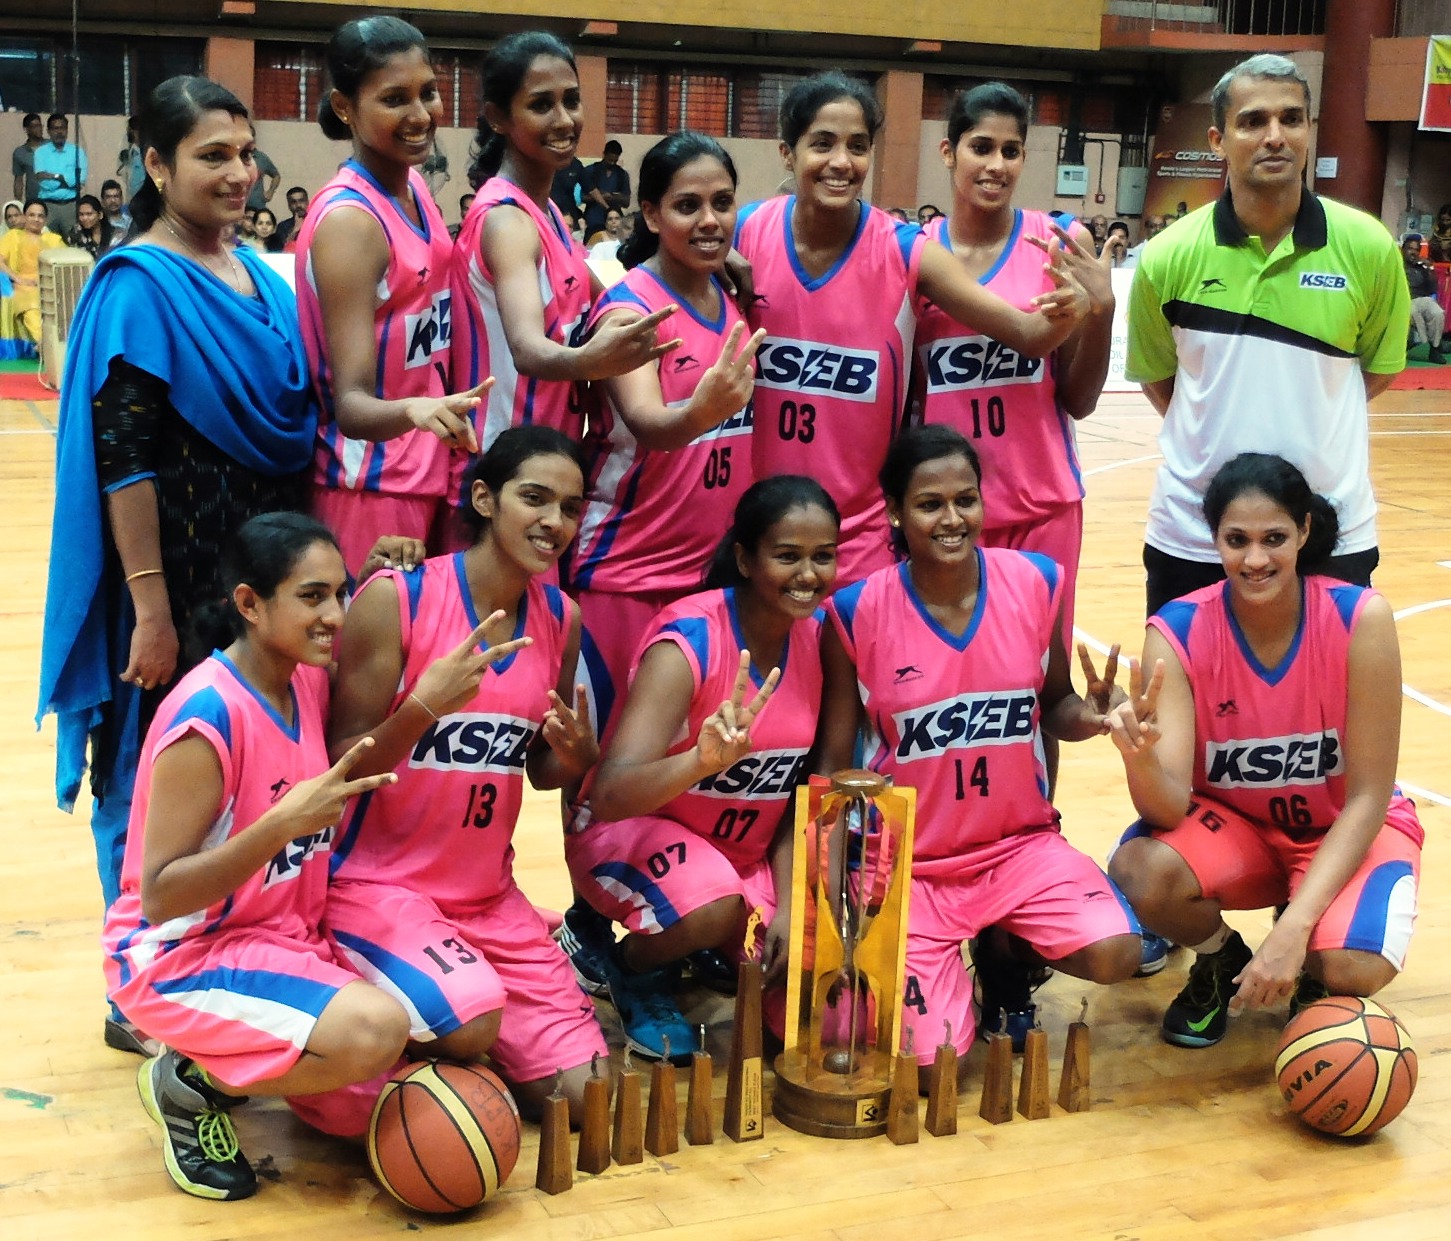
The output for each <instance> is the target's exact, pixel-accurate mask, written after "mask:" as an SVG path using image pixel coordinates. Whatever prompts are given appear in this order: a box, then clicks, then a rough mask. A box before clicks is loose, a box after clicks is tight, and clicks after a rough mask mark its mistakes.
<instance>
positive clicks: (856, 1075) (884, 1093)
mask: <svg viewBox="0 0 1451 1241" xmlns="http://www.w3.org/2000/svg"><path fill="white" fill-rule="evenodd" d="M864 1059H865V1063H864V1064H863V1065H862V1066H861V1067H860V1068H858V1069H857V1070H856V1071H855V1072H852V1073H832V1072H828V1071H827V1070H825V1069H823V1068H820V1067H816V1068H812V1067H811V1066H810V1065H809V1064H808V1062H807V1059H806V1057H805V1056H803V1055H802V1054H801V1053H800V1052H798V1051H795V1050H792V1051H783V1052H782V1053H781V1054H780V1055H779V1056H777V1057H776V1088H775V1091H774V1092H773V1093H772V1097H771V1111H772V1113H773V1114H774V1115H775V1117H776V1119H777V1120H779V1121H780V1122H781V1123H782V1124H783V1125H786V1126H788V1127H789V1128H791V1129H795V1130H796V1131H797V1132H798V1133H806V1134H810V1135H811V1136H812V1137H814V1138H840V1139H847V1140H850V1139H855V1138H874V1137H876V1136H877V1135H878V1134H882V1133H886V1131H887V1103H888V1100H889V1097H890V1095H891V1093H892V1088H891V1058H890V1057H888V1056H884V1055H881V1054H880V1053H879V1052H874V1051H873V1052H867V1053H866V1055H865V1058H864Z"/></svg>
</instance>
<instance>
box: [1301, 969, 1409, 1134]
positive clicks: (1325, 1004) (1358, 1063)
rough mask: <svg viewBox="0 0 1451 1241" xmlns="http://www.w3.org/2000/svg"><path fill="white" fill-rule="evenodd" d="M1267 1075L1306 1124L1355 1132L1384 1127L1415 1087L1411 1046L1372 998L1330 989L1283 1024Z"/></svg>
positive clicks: (1397, 1022) (1406, 1034)
mask: <svg viewBox="0 0 1451 1241" xmlns="http://www.w3.org/2000/svg"><path fill="white" fill-rule="evenodd" d="M1275 1077H1276V1079H1277V1080H1278V1082H1279V1086H1280V1094H1281V1095H1283V1096H1284V1099H1285V1102H1286V1103H1287V1104H1289V1107H1290V1111H1291V1112H1292V1113H1293V1114H1294V1115H1296V1116H1298V1117H1299V1118H1300V1119H1301V1120H1303V1121H1304V1122H1305V1123H1306V1124H1307V1125H1309V1126H1310V1127H1311V1128H1314V1129H1319V1130H1320V1131H1321V1132H1322V1133H1333V1134H1335V1135H1336V1136H1338V1137H1347V1138H1348V1137H1356V1136H1359V1135H1364V1134H1368V1133H1374V1132H1375V1131H1376V1130H1377V1129H1381V1128H1384V1127H1385V1126H1386V1125H1388V1124H1390V1123H1391V1121H1393V1120H1394V1119H1395V1118H1396V1117H1397V1116H1399V1115H1400V1114H1401V1111H1402V1109H1403V1108H1404V1107H1405V1106H1406V1104H1407V1103H1409V1102H1410V1099H1411V1093H1412V1091H1414V1090H1415V1089H1416V1047H1415V1044H1414V1043H1412V1042H1411V1035H1410V1033H1409V1031H1407V1029H1406V1027H1405V1026H1403V1025H1402V1024H1401V1023H1400V1019H1399V1018H1397V1017H1396V1015H1395V1014H1394V1013H1392V1012H1390V1011H1389V1010H1388V1009H1385V1008H1382V1007H1381V1006H1380V1005H1379V1004H1377V1003H1376V1002H1375V1001H1374V1000H1362V999H1358V998H1356V997H1355V996H1349V995H1334V996H1330V997H1329V998H1327V999H1324V1000H1316V1001H1315V1002H1314V1003H1313V1004H1307V1005H1306V1006H1305V1007H1304V1008H1302V1009H1301V1010H1300V1011H1299V1012H1298V1013H1297V1014H1296V1015H1295V1017H1294V1018H1293V1019H1292V1020H1291V1021H1290V1022H1289V1024H1287V1025H1286V1026H1285V1032H1284V1033H1283V1034H1282V1035H1281V1036H1280V1050H1279V1052H1278V1053H1277V1054H1276V1056H1275Z"/></svg>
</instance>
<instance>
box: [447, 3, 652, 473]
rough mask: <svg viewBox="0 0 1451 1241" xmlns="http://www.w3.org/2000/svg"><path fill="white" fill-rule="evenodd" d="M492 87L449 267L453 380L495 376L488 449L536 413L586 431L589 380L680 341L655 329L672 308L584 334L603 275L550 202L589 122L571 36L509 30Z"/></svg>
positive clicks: (489, 75) (538, 419)
mask: <svg viewBox="0 0 1451 1241" xmlns="http://www.w3.org/2000/svg"><path fill="white" fill-rule="evenodd" d="M483 89H484V107H483V115H482V116H480V117H479V134H478V146H479V156H478V162H477V163H476V164H475V166H474V168H473V170H472V174H473V175H476V176H477V177H478V178H479V181H478V182H476V184H478V186H479V189H478V193H477V194H476V195H475V197H474V201H473V205H472V206H471V207H470V208H469V212H468V215H467V216H465V217H464V220H463V223H462V225H461V226H460V228H459V234H458V239H457V241H456V242H455V244H454V253H453V262H452V267H451V269H450V287H451V289H452V292H453V306H454V313H455V316H456V318H457V326H456V329H455V330H454V332H453V374H454V379H455V382H456V383H459V384H473V383H479V382H481V381H482V380H483V379H484V378H485V377H486V376H489V375H492V376H494V377H495V380H496V382H495V384H494V387H493V389H492V390H491V391H490V393H489V399H488V404H487V407H486V409H485V415H484V420H483V434H482V440H483V445H482V446H483V447H484V448H488V447H489V445H490V444H492V443H493V442H494V440H495V438H496V437H497V436H498V435H499V433H500V432H501V431H503V430H504V429H505V428H506V427H517V426H528V425H532V424H536V423H538V424H543V425H544V426H549V427H554V428H556V429H557V430H560V431H563V432H564V433H565V434H566V435H568V436H569V437H570V438H571V439H573V440H579V439H580V438H581V437H582V436H583V434H584V420H585V406H584V403H583V401H582V399H581V396H582V392H581V387H582V384H583V381H585V380H592V379H608V378H609V377H610V376H612V375H622V374H624V373H625V372H627V371H632V370H634V369H635V368H636V367H639V366H644V365H645V364H646V363H648V362H651V361H653V360H654V359H656V358H658V357H660V356H661V355H662V354H664V353H667V352H668V351H669V350H671V349H673V348H674V347H675V346H676V344H677V343H678V342H674V341H666V342H664V343H660V342H658V341H657V339H656V332H655V328H656V326H657V325H658V324H659V323H660V322H662V321H663V320H664V319H666V318H668V317H669V315H670V314H671V313H672V309H666V308H662V309H661V311H660V313H659V314H658V315H655V316H650V318H651V321H650V322H648V323H646V322H639V323H616V324H612V325H610V326H609V327H608V329H606V330H602V331H599V332H596V333H595V335H594V337H593V338H592V339H591V340H589V341H584V340H583V339H582V338H583V335H584V326H585V322H586V320H587V319H588V316H589V309H590V303H591V301H592V300H593V298H594V297H595V296H596V295H597V294H598V292H599V291H600V290H599V282H598V280H596V279H595V277H594V275H593V274H592V273H591V271H590V269H589V267H588V266H587V265H586V263H585V252H584V249H583V247H582V246H580V244H579V243H578V242H577V241H575V240H574V238H573V237H572V236H571V235H570V232H569V228H568V226H567V225H566V224H565V222H564V220H563V219H562V218H561V216H560V214H559V210H558V208H556V207H555V206H554V204H553V203H551V202H550V201H549V191H550V188H551V186H552V185H553V182H554V175H555V173H557V172H561V171H563V170H564V169H566V168H568V167H569V165H570V164H571V163H572V162H573V161H574V159H575V155H576V153H577V151H578V147H579V136H580V133H581V131H582V130H583V127H584V110H583V104H582V103H581V98H580V89H579V74H578V72H577V71H576V69H575V64H574V53H573V52H572V51H570V49H569V45H568V44H566V43H565V42H564V41H563V40H561V39H559V38H557V37H556V36H554V35H552V34H549V33H548V32H546V31H541V30H525V31H520V32H519V33H517V34H512V35H509V36H508V37H506V38H504V39H501V40H500V41H499V42H498V43H496V44H495V45H494V47H493V49H492V50H491V51H490V52H489V54H488V56H487V57H485V59H484V88H483Z"/></svg>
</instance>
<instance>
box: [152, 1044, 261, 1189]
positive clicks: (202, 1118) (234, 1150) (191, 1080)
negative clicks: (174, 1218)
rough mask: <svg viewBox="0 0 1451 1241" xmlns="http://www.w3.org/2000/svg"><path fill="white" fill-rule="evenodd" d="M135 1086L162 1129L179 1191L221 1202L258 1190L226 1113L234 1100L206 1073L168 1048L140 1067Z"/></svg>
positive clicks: (166, 1155) (168, 1164)
mask: <svg viewBox="0 0 1451 1241" xmlns="http://www.w3.org/2000/svg"><path fill="white" fill-rule="evenodd" d="M136 1088H137V1089H138V1090H139V1091H140V1092H141V1102H142V1105H143V1106H144V1107H145V1108H146V1114H147V1115H148V1116H150V1117H151V1119H152V1120H154V1121H155V1122H156V1123H157V1124H158V1125H160V1126H161V1144H162V1153H163V1156H164V1158H165V1160H166V1170H167V1172H168V1173H169V1174H170V1175H171V1179H172V1180H173V1181H175V1182H176V1185H177V1188H179V1189H181V1190H182V1191H183V1192H184V1193H188V1194H191V1195H193V1196H194V1197H197V1198H212V1199H214V1200H216V1201H220V1202H234V1201H236V1200H237V1199H238V1198H250V1197H251V1196H252V1195H253V1194H255V1193H256V1192H257V1174H256V1173H255V1172H253V1171H252V1165H251V1164H249V1163H248V1162H247V1157H246V1156H245V1155H244V1154H242V1149H241V1147H240V1146H238V1145H237V1131H236V1130H235V1129H233V1128H232V1118H231V1117H230V1116H228V1115H227V1109H228V1108H230V1107H231V1106H232V1105H233V1104H234V1103H235V1102H237V1100H235V1099H233V1098H232V1097H231V1096H228V1095H225V1094H223V1093H222V1092H221V1091H220V1090H218V1089H217V1088H216V1087H215V1086H213V1085H212V1084H211V1082H210V1081H209V1080H208V1079H207V1075H206V1073H205V1071H203V1070H202V1069H201V1068H200V1067H199V1066H198V1065H196V1064H194V1063H193V1062H192V1061H190V1060H188V1059H187V1058H186V1057H185V1056H183V1055H181V1054H179V1053H178V1052H175V1051H172V1050H170V1049H168V1050H166V1051H163V1052H162V1053H161V1055H159V1056H153V1057H152V1058H151V1059H150V1060H148V1061H146V1063H145V1064H143V1065H142V1066H141V1069H140V1072H139V1073H138V1074H137V1076H136Z"/></svg>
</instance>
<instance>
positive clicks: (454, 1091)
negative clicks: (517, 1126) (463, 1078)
mask: <svg viewBox="0 0 1451 1241" xmlns="http://www.w3.org/2000/svg"><path fill="white" fill-rule="evenodd" d="M435 1075H436V1076H437V1078H438V1080H439V1082H440V1083H442V1084H443V1085H445V1086H447V1087H448V1090H449V1093H450V1094H451V1095H453V1097H454V1098H455V1099H457V1100H458V1101H459V1103H460V1104H461V1105H462V1106H463V1109H464V1111H466V1112H467V1113H468V1114H469V1115H470V1116H473V1117H474V1123H475V1124H476V1125H478V1130H479V1135H480V1136H481V1137H482V1138H483V1139H484V1149H485V1150H486V1151H488V1152H489V1160H490V1162H492V1163H493V1165H494V1180H495V1182H496V1183H498V1184H500V1185H502V1184H503V1181H504V1178H503V1177H502V1176H500V1175H499V1157H498V1156H497V1155H496V1154H494V1144H493V1143H492V1142H491V1141H489V1135H488V1133H487V1132H485V1130H484V1127H483V1125H481V1124H479V1118H478V1117H477V1116H474V1109H473V1108H472V1107H470V1106H469V1101H468V1100H467V1099H465V1098H464V1097H463V1095H461V1094H459V1092H458V1087H457V1086H455V1085H454V1084H453V1083H452V1082H451V1081H449V1080H448V1078H446V1077H445V1076H444V1075H443V1074H442V1073H436V1074H435ZM444 1110H445V1111H448V1109H447V1108H445V1109H444ZM448 1118H449V1120H450V1121H452V1122H453V1127H454V1129H455V1131H457V1133H458V1135H459V1137H460V1138H463V1142H464V1145H465V1146H466V1147H468V1148H469V1150H473V1149H474V1144H473V1143H472V1142H470V1141H469V1140H468V1138H467V1137H466V1136H465V1134H464V1131H463V1130H462V1129H460V1128H459V1124H458V1121H456V1120H454V1118H453V1113H452V1112H449V1113H448ZM475 1157H476V1158H477V1152H475ZM488 1194H489V1178H488V1177H486V1176H485V1175H484V1174H483V1171H482V1169H480V1170H479V1197H480V1198H481V1199H482V1198H486V1197H488Z"/></svg>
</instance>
